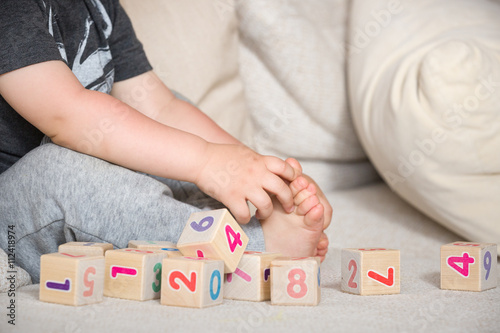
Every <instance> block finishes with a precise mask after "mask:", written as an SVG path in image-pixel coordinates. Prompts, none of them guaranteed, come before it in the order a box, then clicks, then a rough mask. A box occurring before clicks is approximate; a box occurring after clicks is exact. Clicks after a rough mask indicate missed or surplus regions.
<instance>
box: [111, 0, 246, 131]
mask: <svg viewBox="0 0 500 333" xmlns="http://www.w3.org/2000/svg"><path fill="white" fill-rule="evenodd" d="M120 2H121V4H122V6H123V7H124V8H125V10H126V11H127V14H128V15H129V17H130V19H131V20H132V23H133V26H134V29H135V30H136V33H137V36H138V38H139V40H140V41H141V42H142V43H143V45H144V49H145V51H146V54H147V56H148V58H149V61H150V62H151V64H152V66H153V68H154V71H155V73H156V74H157V75H158V76H159V77H160V78H161V79H162V80H163V82H165V83H166V85H167V86H168V87H170V88H172V89H174V90H176V91H178V92H180V93H181V94H183V95H184V96H186V97H187V98H189V99H190V100H191V101H192V102H193V103H195V104H196V105H197V106H198V107H199V108H200V109H201V110H202V111H204V112H205V113H207V114H208V115H209V116H210V117H212V118H214V119H216V120H217V122H218V123H219V125H221V126H222V127H223V128H224V129H225V130H227V131H228V132H230V133H231V134H232V135H234V136H237V137H240V136H241V135H242V134H243V133H244V131H245V128H247V127H246V125H245V119H246V114H247V113H246V107H245V98H244V95H243V86H242V82H241V79H240V76H239V71H238V27H237V20H236V13H235V10H234V3H233V0H218V1H198V0H182V1H175V0H167V1H165V0H142V1H136V0H120ZM137 94H138V97H140V91H137Z"/></svg>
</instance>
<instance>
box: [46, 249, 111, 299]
mask: <svg viewBox="0 0 500 333" xmlns="http://www.w3.org/2000/svg"><path fill="white" fill-rule="evenodd" d="M103 288H104V257H103V256H87V255H83V254H81V255H73V254H68V253H50V254H44V255H42V256H41V258H40V300H41V301H44V302H50V303H59V304H67V305H75V306H77V305H85V304H92V303H99V302H101V301H102V299H103Z"/></svg>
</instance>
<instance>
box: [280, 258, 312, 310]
mask: <svg viewBox="0 0 500 333" xmlns="http://www.w3.org/2000/svg"><path fill="white" fill-rule="evenodd" d="M320 280H321V279H320V260H319V258H317V257H310V258H288V257H280V258H276V259H274V260H273V261H272V262H271V304H273V305H318V304H319V302H320V299H321V288H320V286H321V281H320Z"/></svg>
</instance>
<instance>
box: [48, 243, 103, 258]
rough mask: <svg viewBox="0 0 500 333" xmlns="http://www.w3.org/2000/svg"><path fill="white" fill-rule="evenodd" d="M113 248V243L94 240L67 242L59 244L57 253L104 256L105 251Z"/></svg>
mask: <svg viewBox="0 0 500 333" xmlns="http://www.w3.org/2000/svg"><path fill="white" fill-rule="evenodd" d="M108 250H113V244H110V243H95V242H69V243H65V244H61V245H59V248H58V252H59V253H68V254H75V255H79V254H85V255H88V256H104V254H105V253H106V251H108Z"/></svg>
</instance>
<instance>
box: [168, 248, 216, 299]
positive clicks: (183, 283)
mask: <svg viewBox="0 0 500 333" xmlns="http://www.w3.org/2000/svg"><path fill="white" fill-rule="evenodd" d="M223 279H224V262H223V261H222V260H212V259H208V258H191V257H174V258H167V259H164V260H163V273H162V290H161V301H160V302H161V304H163V305H173V306H183V307H193V308H204V307H207V306H212V305H218V304H221V303H222V301H223V286H224V280H223Z"/></svg>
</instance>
